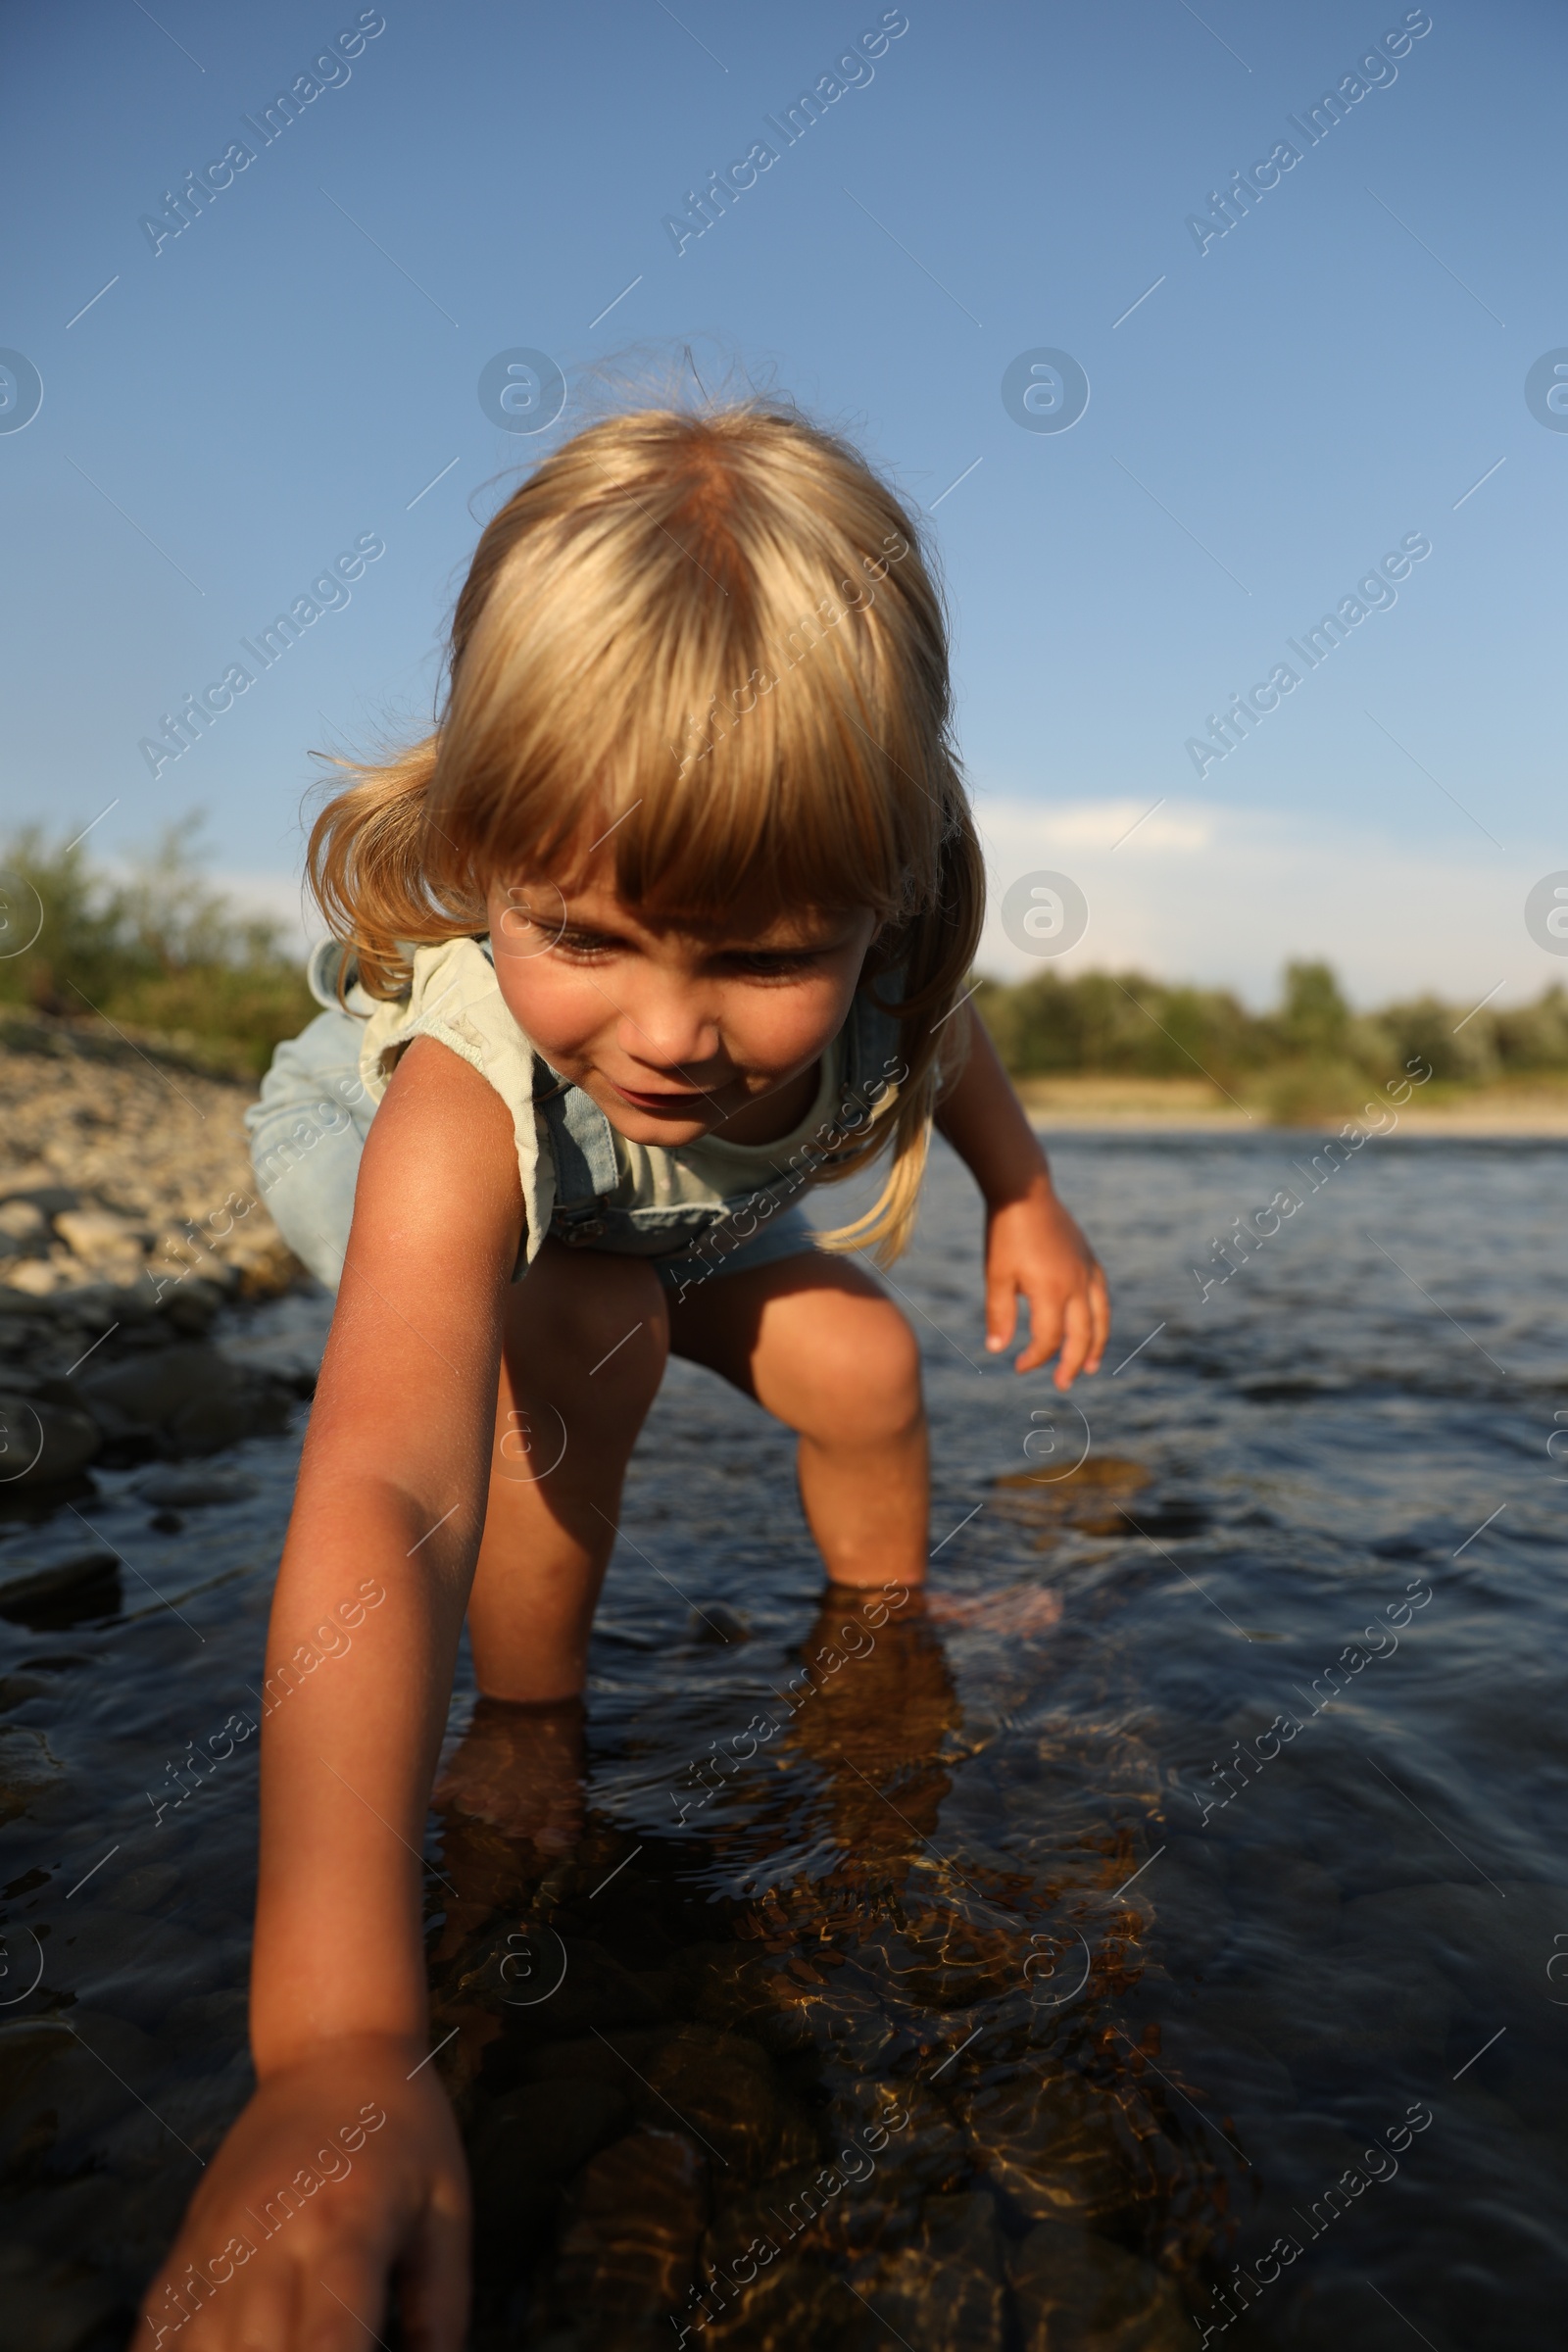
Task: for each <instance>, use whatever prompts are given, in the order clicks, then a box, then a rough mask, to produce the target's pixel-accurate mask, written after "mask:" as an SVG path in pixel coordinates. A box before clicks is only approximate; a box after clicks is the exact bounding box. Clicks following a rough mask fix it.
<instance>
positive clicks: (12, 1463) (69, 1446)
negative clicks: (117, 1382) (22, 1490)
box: [0, 1392, 103, 1491]
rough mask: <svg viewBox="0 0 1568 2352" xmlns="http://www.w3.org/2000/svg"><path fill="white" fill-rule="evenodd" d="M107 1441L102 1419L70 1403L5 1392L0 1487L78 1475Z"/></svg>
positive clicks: (0, 1412) (0, 1398)
mask: <svg viewBox="0 0 1568 2352" xmlns="http://www.w3.org/2000/svg"><path fill="white" fill-rule="evenodd" d="M102 1443H103V1441H102V1438H101V1437H100V1435H99V1431H98V1425H97V1423H96V1422H95V1421H94V1420H93V1419H92V1418H91V1417H90V1416H89V1415H88V1414H86V1413H83V1412H78V1411H76V1410H75V1409H74V1408H73V1406H71V1405H69V1404H56V1403H50V1402H49V1401H47V1400H46V1399H45V1398H42V1397H24V1396H20V1395H18V1394H16V1393H14V1392H11V1393H0V1491H3V1489H4V1488H11V1489H13V1490H14V1489H16V1488H19V1487H54V1486H62V1485H64V1484H66V1483H67V1481H69V1480H71V1479H73V1478H77V1477H79V1476H80V1474H81V1472H82V1471H83V1470H85V1468H86V1467H87V1464H88V1463H89V1462H90V1461H91V1460H92V1458H93V1456H94V1455H95V1454H96V1453H97V1451H98V1448H99V1446H101V1444H102Z"/></svg>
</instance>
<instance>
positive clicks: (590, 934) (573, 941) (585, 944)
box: [555, 931, 617, 960]
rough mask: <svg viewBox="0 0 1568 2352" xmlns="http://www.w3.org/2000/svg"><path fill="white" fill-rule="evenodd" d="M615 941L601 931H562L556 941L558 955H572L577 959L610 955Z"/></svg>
mask: <svg viewBox="0 0 1568 2352" xmlns="http://www.w3.org/2000/svg"><path fill="white" fill-rule="evenodd" d="M616 945H617V943H616V942H615V941H614V940H613V939H607V938H606V937H605V935H604V933H603V932H602V931H563V932H562V934H561V936H560V938H559V939H558V940H557V941H556V943H555V946H556V952H557V954H558V955H565V956H575V957H577V958H578V959H579V960H581V959H583V958H586V957H590V956H610V955H613V953H614V950H615V947H616Z"/></svg>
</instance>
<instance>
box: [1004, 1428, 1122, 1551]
mask: <svg viewBox="0 0 1568 2352" xmlns="http://www.w3.org/2000/svg"><path fill="white" fill-rule="evenodd" d="M1040 1434H1041V1433H1039V1432H1036V1433H1033V1435H1032V1436H1031V1439H1030V1441H1029V1442H1030V1444H1033V1443H1034V1441H1035V1438H1036V1437H1038V1436H1040ZM1053 1445H1054V1440H1053ZM1037 1450H1038V1451H1039V1452H1040V1454H1041V1458H1040V1461H1039V1466H1038V1467H1037V1468H1035V1469H1032V1470H1018V1471H1012V1472H1010V1473H1009V1474H1008V1475H1007V1476H1005V1477H1004V1478H999V1479H997V1480H995V1481H994V1482H993V1483H994V1485H995V1486H996V1487H997V1489H999V1490H1000V1493H999V1498H998V1503H997V1504H995V1505H993V1508H994V1509H997V1510H998V1512H999V1515H1000V1516H1002V1517H1005V1518H1007V1519H1011V1520H1013V1521H1015V1522H1021V1523H1023V1524H1026V1525H1028V1524H1032V1525H1034V1526H1035V1527H1036V1528H1037V1529H1038V1530H1039V1534H1038V1536H1037V1539H1036V1542H1037V1547H1038V1548H1040V1549H1042V1550H1044V1549H1046V1548H1048V1547H1049V1545H1050V1544H1053V1543H1054V1542H1055V1540H1056V1538H1057V1536H1058V1535H1059V1534H1060V1533H1062V1532H1063V1531H1065V1530H1067V1529H1069V1528H1070V1529H1072V1530H1074V1531H1075V1532H1076V1533H1077V1534H1079V1535H1086V1536H1125V1535H1128V1534H1130V1533H1131V1527H1130V1522H1129V1513H1130V1512H1133V1513H1136V1515H1137V1516H1138V1517H1139V1518H1142V1517H1143V1513H1142V1511H1139V1510H1138V1509H1137V1505H1136V1500H1135V1498H1136V1497H1137V1496H1138V1495H1140V1494H1141V1493H1142V1491H1143V1490H1144V1488H1146V1487H1147V1486H1148V1485H1149V1484H1150V1479H1151V1475H1152V1474H1151V1473H1150V1472H1149V1471H1148V1470H1146V1469H1145V1468H1144V1466H1143V1464H1142V1463H1141V1462H1130V1461H1123V1460H1120V1459H1118V1457H1117V1456H1115V1455H1114V1454H1099V1455H1091V1456H1090V1457H1089V1458H1088V1459H1087V1460H1085V1461H1083V1462H1080V1463H1079V1464H1078V1466H1077V1468H1076V1469H1072V1470H1065V1471H1064V1470H1063V1469H1062V1468H1061V1467H1060V1466H1058V1464H1057V1463H1056V1461H1055V1459H1054V1453H1052V1454H1048V1453H1046V1452H1045V1450H1044V1446H1041V1447H1039V1448H1037ZM1067 1458H1068V1460H1070V1459H1071V1456H1070V1454H1069V1455H1068V1457H1067Z"/></svg>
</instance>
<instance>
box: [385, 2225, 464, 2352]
mask: <svg viewBox="0 0 1568 2352" xmlns="http://www.w3.org/2000/svg"><path fill="white" fill-rule="evenodd" d="M407 2263H408V2267H407V2269H406V2271H405V2272H404V2275H403V2278H402V2281H401V2291H400V2295H399V2304H400V2316H401V2318H402V2321H403V2340H404V2342H405V2343H406V2344H407V2345H408V2346H409V2352H463V2343H464V2339H465V2337H466V2334H467V2330H468V2221H467V2215H466V2210H465V2208H464V2205H463V2203H462V2200H461V2199H460V2198H457V2197H454V2196H448V2197H443V2195H442V2193H441V2189H440V2187H439V2185H438V2187H437V2189H436V2191H435V2194H434V2196H433V2197H432V2198H431V2201H430V2203H429V2204H428V2205H427V2206H426V2208H425V2210H424V2215H423V2217H422V2219H421V2221H420V2223H419V2226H418V2230H417V2234H416V2237H415V2241H414V2243H413V2245H412V2246H411V2247H410V2248H409V2249H408V2256H407Z"/></svg>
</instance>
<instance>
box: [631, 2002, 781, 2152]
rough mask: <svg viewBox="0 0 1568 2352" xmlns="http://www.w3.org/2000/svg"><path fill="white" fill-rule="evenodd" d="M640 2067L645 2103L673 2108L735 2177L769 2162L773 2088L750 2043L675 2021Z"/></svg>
mask: <svg viewBox="0 0 1568 2352" xmlns="http://www.w3.org/2000/svg"><path fill="white" fill-rule="evenodd" d="M644 2071H645V2072H646V2074H647V2078H648V2086H649V2089H650V2090H651V2092H652V2093H653V2097H652V2099H649V2100H645V2101H644V2102H643V2104H644V2106H645V2108H653V2107H655V2106H657V2105H662V2104H664V2102H667V2106H666V2107H665V2112H666V2113H667V2112H668V2109H669V2108H673V2109H674V2111H675V2113H676V2115H678V2116H679V2117H680V2118H681V2120H682V2122H683V2123H685V2124H688V2125H690V2127H691V2128H692V2130H693V2131H695V2132H696V2133H697V2134H698V2136H699V2137H700V2138H701V2139H702V2140H703V2141H704V2142H706V2143H707V2144H708V2145H709V2146H710V2147H711V2149H712V2150H713V2152H714V2153H715V2154H716V2155H717V2156H718V2157H719V2158H720V2159H721V2160H722V2162H723V2164H724V2166H725V2169H726V2171H727V2172H728V2173H730V2174H733V2175H734V2176H735V2177H736V2179H737V2180H756V2179H757V2178H758V2177H759V2176H760V2174H761V2173H762V2172H763V2171H765V2169H766V2167H767V2166H768V2165H769V2164H770V2163H771V2162H772V2159H773V2155H774V2151H775V2149H776V2147H777V2143H778V2133H779V2096H778V2085H777V2080H776V2077H775V2075H774V2072H773V2066H772V2062H771V2060H770V2059H769V2058H768V2055H767V2053H766V2051H765V2050H764V2049H762V2048H761V2046H760V2044H759V2043H758V2042H755V2041H752V2040H750V2039H749V2038H748V2037H747V2036H746V2035H745V2034H725V2033H721V2032H718V2031H716V2030H715V2029H714V2028H713V2027H711V2026H701V2025H689V2026H679V2027H677V2028H676V2030H675V2031H674V2033H672V2034H670V2035H669V2036H668V2038H667V2039H666V2040H665V2041H663V2042H662V2044H661V2045H660V2048H659V2050H658V2052H657V2054H656V2055H655V2056H654V2057H653V2058H652V2060H651V2061H650V2062H649V2064H648V2066H647V2067H646V2069H645V2070H644ZM647 2120H648V2121H649V2122H653V2121H654V2120H655V2116H654V2115H653V2114H652V2113H649V2114H648V2116H647Z"/></svg>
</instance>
